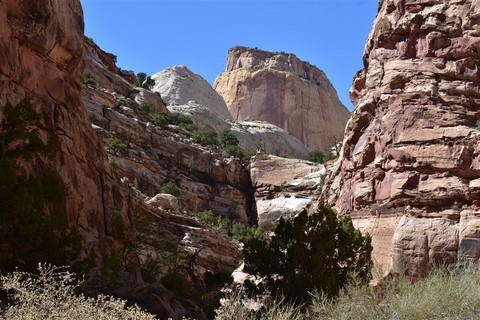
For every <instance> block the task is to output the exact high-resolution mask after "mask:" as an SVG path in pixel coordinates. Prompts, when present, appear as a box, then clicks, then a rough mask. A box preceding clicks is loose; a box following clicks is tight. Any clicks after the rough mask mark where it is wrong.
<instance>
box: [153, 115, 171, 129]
mask: <svg viewBox="0 0 480 320" xmlns="http://www.w3.org/2000/svg"><path fill="white" fill-rule="evenodd" d="M168 115H169V114H168V113H166V112H159V113H155V114H154V115H153V117H152V122H153V124H154V125H156V126H159V127H165V126H166V125H168Z"/></svg>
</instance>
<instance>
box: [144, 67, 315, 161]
mask: <svg viewBox="0 0 480 320" xmlns="http://www.w3.org/2000/svg"><path fill="white" fill-rule="evenodd" d="M152 78H153V79H154V80H155V87H154V88H153V90H154V91H156V92H158V93H160V95H161V96H162V98H163V100H164V101H165V103H166V104H167V107H168V109H169V110H170V111H171V112H174V113H181V114H184V115H187V116H189V117H191V118H192V120H193V122H194V123H195V125H197V126H198V127H199V128H201V129H204V130H211V131H216V132H221V131H223V130H231V131H232V133H233V134H234V135H235V136H236V137H237V139H238V140H239V142H240V145H241V146H242V148H244V149H246V150H248V151H249V152H256V151H257V149H258V148H260V147H261V148H262V149H264V150H265V151H266V152H268V153H271V154H275V155H279V156H285V157H293V158H304V157H305V155H306V154H307V153H308V152H309V149H308V148H307V147H306V146H305V145H304V144H303V143H302V142H301V141H299V140H298V139H296V138H294V137H293V136H291V135H290V134H288V132H286V131H285V130H283V129H281V128H279V127H277V126H276V125H274V124H271V123H268V122H265V121H234V120H232V119H231V116H230V112H229V111H228V109H227V105H226V104H225V101H224V100H223V98H222V96H220V95H219V94H218V93H217V92H216V91H215V90H214V89H213V88H212V86H211V85H210V84H209V83H208V82H207V81H206V80H205V79H203V78H202V77H201V76H200V75H198V74H195V73H193V72H192V71H190V70H189V69H188V68H187V67H185V66H174V67H170V68H167V69H165V70H162V71H160V72H158V73H156V74H155V75H153V76H152Z"/></svg>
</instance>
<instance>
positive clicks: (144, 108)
mask: <svg viewBox="0 0 480 320" xmlns="http://www.w3.org/2000/svg"><path fill="white" fill-rule="evenodd" d="M151 109H152V108H151V107H150V105H149V104H147V103H141V104H140V105H139V106H138V110H139V111H140V112H141V113H143V114H149V113H150V111H151Z"/></svg>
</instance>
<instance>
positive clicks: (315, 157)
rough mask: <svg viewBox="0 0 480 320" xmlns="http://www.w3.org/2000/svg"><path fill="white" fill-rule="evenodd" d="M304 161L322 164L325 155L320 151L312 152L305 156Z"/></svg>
mask: <svg viewBox="0 0 480 320" xmlns="http://www.w3.org/2000/svg"><path fill="white" fill-rule="evenodd" d="M305 160H308V161H311V162H317V163H324V162H325V154H324V153H323V152H322V151H320V150H312V151H310V152H309V153H308V154H307V155H306V157H305Z"/></svg>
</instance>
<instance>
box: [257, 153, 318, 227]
mask: <svg viewBox="0 0 480 320" xmlns="http://www.w3.org/2000/svg"><path fill="white" fill-rule="evenodd" d="M250 175H251V179H252V185H253V187H254V189H255V201H256V205H257V214H258V222H259V223H262V222H264V221H269V222H278V221H279V220H280V218H284V219H289V218H291V217H292V216H294V215H295V214H296V213H298V212H299V211H301V210H302V209H304V208H306V207H310V205H312V204H313V203H314V202H315V201H316V200H317V199H318V197H319V196H320V193H321V190H322V189H321V184H322V182H321V181H322V176H324V175H325V167H324V166H323V165H321V164H317V163H312V162H309V161H304V160H298V159H286V158H281V157H277V156H273V155H268V154H265V153H263V152H258V153H257V154H256V155H255V156H254V157H252V160H251V163H250Z"/></svg>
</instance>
